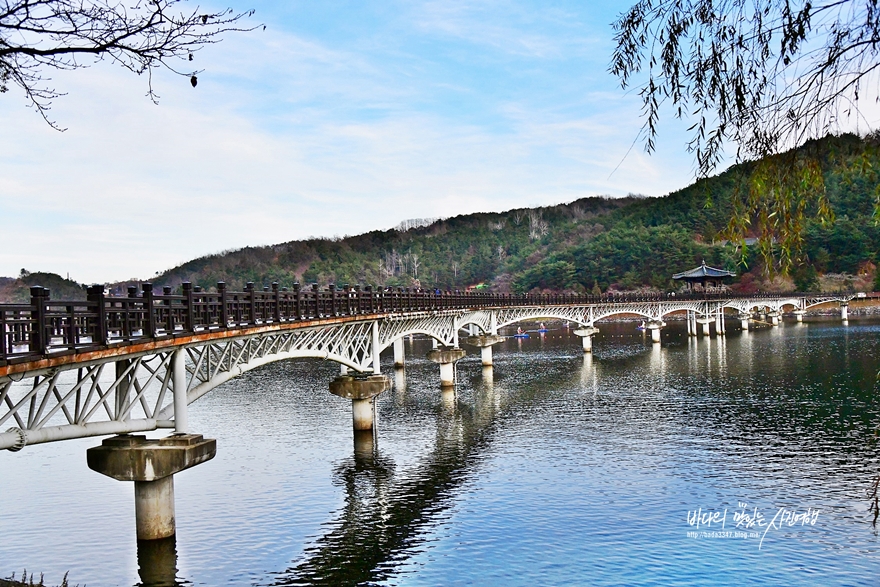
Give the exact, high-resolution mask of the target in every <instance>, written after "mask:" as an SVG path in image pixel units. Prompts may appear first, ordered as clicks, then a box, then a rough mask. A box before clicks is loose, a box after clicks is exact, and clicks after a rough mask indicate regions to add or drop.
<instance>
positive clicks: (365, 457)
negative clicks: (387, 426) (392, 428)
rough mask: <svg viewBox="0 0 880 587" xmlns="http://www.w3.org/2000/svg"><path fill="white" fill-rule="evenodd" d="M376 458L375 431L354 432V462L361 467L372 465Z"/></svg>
mask: <svg viewBox="0 0 880 587" xmlns="http://www.w3.org/2000/svg"><path fill="white" fill-rule="evenodd" d="M375 457H376V435H375V434H374V430H355V431H354V460H355V463H358V464H361V465H371V464H372V463H373V461H374V460H375Z"/></svg>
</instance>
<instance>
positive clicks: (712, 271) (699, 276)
mask: <svg viewBox="0 0 880 587" xmlns="http://www.w3.org/2000/svg"><path fill="white" fill-rule="evenodd" d="M728 277H736V273H732V272H730V271H727V270H726V269H716V268H715V267H709V266H707V265H706V261H703V264H702V265H700V266H699V267H697V268H696V269H691V270H690V271H683V272H682V273H676V274H675V275H673V276H672V279H675V280H676V281H684V282H685V284H686V287H687V290H688V291H693V292H714V291H723V290H725V289H727V285H726V284H725V283H724V280H725V279H726V278H728Z"/></svg>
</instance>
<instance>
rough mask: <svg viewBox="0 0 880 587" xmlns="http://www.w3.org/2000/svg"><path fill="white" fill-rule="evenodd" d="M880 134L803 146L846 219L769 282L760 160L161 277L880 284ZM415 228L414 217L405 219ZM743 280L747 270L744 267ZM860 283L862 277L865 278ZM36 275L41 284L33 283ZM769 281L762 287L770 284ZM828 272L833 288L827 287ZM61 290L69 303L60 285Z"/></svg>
mask: <svg viewBox="0 0 880 587" xmlns="http://www.w3.org/2000/svg"><path fill="white" fill-rule="evenodd" d="M878 143H880V137H878V136H877V135H874V136H872V137H868V138H864V139H863V138H859V137H857V136H855V135H849V134H847V135H842V136H828V137H826V138H824V139H822V140H820V141H812V142H810V143H807V144H805V145H803V146H802V147H800V148H799V149H798V150H797V151H795V152H793V154H795V155H797V156H804V157H810V158H812V159H814V160H815V161H817V162H818V164H819V166H820V167H821V170H822V173H823V176H824V179H825V188H826V196H827V199H828V201H829V202H830V204H831V207H832V209H833V210H834V213H835V215H836V220H835V222H834V223H832V224H830V225H828V226H822V225H820V224H819V223H818V222H816V221H813V220H810V217H811V214H813V213H814V212H815V211H812V210H810V209H808V208H807V209H804V210H801V211H793V213H803V214H804V215H805V217H806V218H807V220H806V222H805V226H806V230H805V232H804V235H803V236H804V239H803V247H802V250H803V252H804V254H805V258H804V260H803V262H801V263H800V264H799V265H798V266H797V267H796V268H795V271H794V272H793V274H792V276H793V278H794V280H793V281H792V280H791V279H787V280H781V281H780V280H776V281H775V282H771V281H770V280H769V278H766V277H765V276H766V273H767V272H766V271H765V268H764V267H763V266H762V264H761V263H762V262H761V260H760V256H759V255H756V254H755V252H754V249H755V248H754V247H751V249H749V248H747V251H751V253H750V254H747V255H746V262H747V264H748V265H747V266H746V267H743V266H742V265H741V264H739V262H740V261H741V257H742V255H741V251H740V249H738V248H737V246H736V245H735V244H734V243H729V242H727V241H726V240H725V239H724V231H725V228H726V226H727V224H728V222H729V221H730V219H731V217H732V211H733V209H732V203H731V202H732V201H733V200H734V196H735V195H736V194H737V190H740V191H741V190H747V189H749V185H750V184H749V182H750V179H751V177H752V176H751V174H752V171H753V169H754V168H755V167H756V165H757V164H756V163H746V164H742V165H738V166H735V167H732V168H730V169H728V170H727V171H725V172H724V173H721V174H720V175H718V176H715V177H712V178H709V179H705V180H701V181H699V182H696V183H695V184H692V185H690V186H688V187H686V188H684V189H681V190H679V191H676V192H673V193H671V194H669V195H667V196H665V197H662V198H645V197H638V196H630V197H626V198H618V199H612V198H604V197H589V198H582V199H579V200H576V201H574V202H571V203H568V204H560V205H557V206H549V207H542V208H534V209H516V210H509V211H507V212H500V213H481V214H468V215H462V216H456V217H453V218H447V219H443V220H438V221H435V222H433V223H430V224H428V225H427V226H419V225H420V224H421V223H413V224H415V225H416V227H414V228H409V229H408V230H403V229H402V227H401V229H392V230H386V231H373V232H368V233H366V234H361V235H357V236H350V237H345V238H340V239H310V240H304V241H291V242H287V243H282V244H277V245H272V246H265V247H247V248H244V249H240V250H236V251H228V252H224V253H220V254H216V255H209V256H206V257H201V258H198V259H194V260H192V261H189V262H187V263H184V264H182V265H180V266H178V267H174V268H173V269H169V270H167V271H165V272H162V273H160V274H158V275H157V276H156V277H155V278H154V279H152V280H151V281H152V282H153V283H155V284H157V285H171V286H177V285H179V284H180V283H181V282H183V281H191V282H192V283H194V284H196V285H199V286H202V287H204V288H207V289H210V288H213V287H215V286H216V283H217V282H218V281H225V282H226V283H227V284H228V286H229V287H230V288H231V289H236V290H239V289H241V288H243V287H244V285H245V283H247V282H249V281H252V282H254V283H256V284H257V285H258V286H262V285H268V284H270V283H271V282H273V281H277V282H279V283H280V284H281V285H283V286H285V285H286V286H289V285H292V284H293V283H294V282H300V283H311V282H317V283H320V284H328V283H335V284H339V285H342V284H355V283H360V284H382V285H391V286H412V285H419V286H421V287H426V288H442V289H447V288H449V289H464V288H466V287H473V286H479V285H480V284H483V285H482V286H483V287H488V288H491V289H494V290H497V291H530V290H534V289H552V290H575V291H584V290H586V291H596V290H597V289H599V290H601V291H607V290H608V289H619V290H631V289H637V288H643V287H651V288H656V289H671V288H674V287H676V284H674V283H673V282H672V280H671V276H672V274H673V273H676V272H679V271H683V270H686V269H690V268H693V267H695V266H697V265H699V264H700V262H701V261H703V260H705V261H706V263H707V264H710V265H714V266H718V267H725V268H728V269H731V270H734V271H736V272H737V273H740V274H741V279H740V280H739V284H738V286H739V287H742V288H744V289H748V288H756V287H761V288H762V289H767V288H773V287H775V288H789V289H790V288H793V287H797V288H798V289H801V290H804V289H817V288H819V287H820V282H821V281H822V280H823V276H824V275H828V274H849V275H850V276H851V277H848V278H847V277H842V278H841V279H842V280H844V281H846V279H849V281H848V282H846V285H847V286H853V285H854V286H856V287H860V288H865V287H867V288H870V287H871V286H872V285H873V284H872V282H871V281H870V280H871V279H873V277H874V273H875V263H877V260H878V258H880V257H878V255H880V227H878V225H877V224H876V223H875V218H874V210H875V202H876V199H877V197H878V195H880V175H878V171H877V170H880V156H878ZM403 226H406V225H403ZM743 274H744V275H743ZM859 279H861V281H860V282H858V283H856V282H857V281H858V280H859ZM30 281H32V279H31V280H30ZM759 282H760V283H759ZM827 283H828V282H827V280H826V281H825V282H823V283H821V286H826V285H827ZM53 297H57V296H56V295H55V292H53Z"/></svg>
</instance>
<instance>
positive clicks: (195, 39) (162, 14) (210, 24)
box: [0, 0, 256, 130]
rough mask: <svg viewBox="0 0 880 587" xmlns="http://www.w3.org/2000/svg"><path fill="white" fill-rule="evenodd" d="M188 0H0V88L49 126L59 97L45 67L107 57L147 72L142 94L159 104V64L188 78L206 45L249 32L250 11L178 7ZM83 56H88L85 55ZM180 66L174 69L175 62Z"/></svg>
mask: <svg viewBox="0 0 880 587" xmlns="http://www.w3.org/2000/svg"><path fill="white" fill-rule="evenodd" d="M184 2H185V0H136V2H135V4H134V5H133V6H127V5H125V4H122V3H119V2H113V1H111V0H0V92H6V91H7V90H8V88H9V85H10V84H13V85H16V86H18V87H20V88H21V89H22V90H24V93H25V97H26V99H27V101H28V102H29V103H30V104H31V106H33V107H34V108H35V109H36V110H37V112H39V113H40V115H41V116H42V117H43V118H44V119H45V120H46V122H48V123H49V124H50V125H51V126H52V127H53V128H56V129H58V130H62V129H60V128H59V127H58V125H57V124H56V123H55V122H54V121H52V120H51V119H50V118H49V110H50V109H51V105H52V101H53V100H54V99H55V98H58V97H60V96H62V95H64V94H63V93H62V92H60V91H58V90H56V89H55V88H54V87H52V86H50V85H49V84H48V82H50V81H51V78H49V77H46V76H47V73H46V71H47V70H52V69H56V70H74V69H81V68H84V67H88V66H89V65H92V64H93V63H95V62H97V61H101V60H104V59H108V60H110V61H112V62H114V63H117V64H118V65H120V66H122V67H124V68H125V69H128V70H129V71H132V72H134V73H136V74H138V75H140V74H143V73H147V74H148V75H147V80H148V82H147V87H148V90H147V95H148V96H149V97H150V99H151V100H153V101H156V100H157V99H158V96H157V95H156V93H155V92H154V90H153V85H152V72H153V70H154V69H157V68H160V67H164V68H166V69H168V70H169V71H172V72H174V73H176V74H178V75H181V76H184V77H187V78H190V80H191V83H192V85H193V86H195V84H196V80H197V78H196V76H197V75H198V74H199V73H201V71H200V70H188V69H184V67H183V66H184V65H186V64H188V63H190V62H192V61H193V59H194V56H195V54H196V53H197V52H198V51H199V50H200V49H202V48H203V47H204V46H205V45H210V44H213V43H217V42H219V41H220V39H221V35H223V34H224V33H228V32H231V31H249V30H253V29H254V28H256V27H249V28H248V27H242V26H241V24H240V23H241V22H242V21H243V20H244V19H245V18H248V17H250V16H252V15H253V11H249V12H243V13H236V12H234V11H233V10H232V9H227V10H224V11H222V12H213V13H200V12H199V9H198V7H196V8H195V9H194V10H192V11H191V12H188V11H187V12H184V11H183V10H182V9H183V8H184V7H183V6H178V5H183V4H184ZM87 58H88V59H87ZM177 61H179V62H180V64H179V65H177V66H175V65H174V63H175V62H177Z"/></svg>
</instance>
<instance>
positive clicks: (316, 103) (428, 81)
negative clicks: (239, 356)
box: [0, 7, 690, 282]
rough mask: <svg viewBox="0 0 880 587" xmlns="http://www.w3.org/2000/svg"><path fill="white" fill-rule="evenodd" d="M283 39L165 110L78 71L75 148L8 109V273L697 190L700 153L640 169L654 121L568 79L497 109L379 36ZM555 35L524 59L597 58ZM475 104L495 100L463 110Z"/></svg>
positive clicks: (475, 90) (66, 122) (256, 36)
mask: <svg viewBox="0 0 880 587" xmlns="http://www.w3.org/2000/svg"><path fill="white" fill-rule="evenodd" d="M429 8H431V7H429ZM520 16H522V15H520ZM402 18H403V17H402ZM456 18H458V20H457V21H455V22H457V23H459V24H456V26H459V27H460V29H461V31H462V32H461V34H462V35H465V36H468V35H470V36H473V35H475V34H478V33H479V30H480V27H481V26H482V21H481V20H479V19H478V20H474V18H472V17H468V16H467V15H464V16H460V17H456ZM435 25H436V22H435V24H434V25H432V26H435ZM394 26H403V25H401V24H400V23H396V24H395V25H394ZM437 26H439V25H437ZM449 26H452V25H449ZM546 26H550V25H546ZM277 28H278V27H274V26H270V29H269V30H268V31H267V32H266V33H262V32H260V33H251V34H249V36H239V37H234V38H232V39H230V42H224V43H223V44H221V45H220V46H217V47H210V48H208V50H206V51H205V52H204V54H202V55H200V56H199V58H198V59H199V60H201V61H200V63H199V67H202V66H203V65H204V66H205V67H206V68H207V72H206V73H205V74H204V75H203V76H202V78H201V80H200V83H199V85H198V88H197V89H195V90H193V89H192V88H190V87H189V84H188V82H187V80H185V79H179V78H177V77H175V76H172V75H170V74H161V75H159V76H157V78H156V89H157V90H158V92H159V94H160V95H161V96H162V100H161V102H160V105H159V106H156V105H153V104H152V103H151V102H150V101H149V100H148V99H147V98H145V97H144V93H145V91H146V86H145V83H146V81H145V80H142V79H138V78H135V77H133V76H131V74H128V73H126V72H124V71H120V70H118V69H116V68H113V67H110V66H107V65H106V64H102V65H101V66H99V67H95V68H92V69H89V70H83V71H79V72H74V73H69V74H59V75H57V76H55V77H56V78H58V79H57V80H56V81H57V82H58V85H59V87H61V88H63V89H64V90H66V91H68V92H69V95H68V96H66V97H63V98H61V99H59V100H58V101H57V104H56V106H55V110H53V114H54V115H55V118H56V119H57V120H58V121H59V122H60V123H61V124H62V125H63V126H68V127H69V130H68V131H67V132H65V133H57V132H56V131H53V130H51V129H49V128H48V127H47V126H46V125H45V123H43V122H42V121H41V120H40V118H39V117H38V116H37V115H36V114H34V113H33V112H31V111H28V110H26V109H25V108H23V107H22V102H21V99H20V97H19V96H16V95H15V94H14V92H11V93H9V94H6V95H4V96H3V97H2V99H0V125H2V126H3V128H4V135H5V136H6V137H10V138H11V140H7V141H5V142H4V143H3V144H2V145H0V212H2V215H3V218H4V232H3V235H4V242H5V243H6V244H5V246H4V247H2V248H0V275H14V274H17V273H18V270H19V269H20V268H21V267H26V268H28V269H29V270H46V271H55V272H58V273H62V274H64V273H67V272H68V271H69V272H70V274H71V277H72V278H74V279H77V280H80V281H84V282H92V281H106V280H114V279H124V278H129V277H135V276H141V277H149V276H150V275H153V274H154V273H155V272H156V271H158V270H162V269H166V268H168V267H170V266H173V265H174V264H176V263H179V262H182V261H185V260H188V259H191V258H194V257H197V256H200V255H204V254H209V253H212V252H217V251H221V250H226V249H230V248H237V247H242V246H247V245H260V244H271V243H276V242H283V241H288V240H292V239H296V238H304V237H308V236H321V235H323V236H331V235H338V234H357V233H360V232H364V231H367V230H372V229H385V228H389V227H391V226H394V225H395V224H397V223H398V222H399V221H400V220H403V219H406V218H417V217H432V216H452V215H457V214H463V213H469V212H476V211H490V210H505V209H510V208H514V207H521V206H526V205H551V204H555V203H559V202H562V201H570V200H573V199H576V198H578V197H583V196H590V195H596V194H610V195H625V194H627V193H629V192H641V193H646V194H650V195H662V194H663V193H666V192H668V191H670V190H672V189H674V188H676V187H680V186H682V185H684V183H686V182H687V180H688V174H689V165H690V163H689V159H688V158H687V157H686V156H684V157H682V156H681V151H682V149H681V147H680V146H676V147H675V153H676V155H675V156H670V155H668V154H667V153H665V152H664V151H659V155H656V156H654V157H650V158H649V157H646V156H644V154H642V153H641V152H640V151H639V148H638V147H637V148H636V149H634V150H633V152H631V153H630V154H629V156H626V157H625V158H624V156H625V154H626V152H627V150H628V149H629V147H630V144H631V142H632V139H633V137H634V136H635V135H636V133H637V132H638V129H639V126H640V121H639V120H638V104H637V103H636V101H635V99H634V98H633V97H632V96H630V97H621V96H620V95H617V94H614V93H613V92H611V91H610V90H609V89H607V88H592V89H590V88H586V87H583V82H582V81H579V80H576V79H575V80H572V79H570V78H569V77H565V76H563V77H562V78H559V79H558V86H559V87H558V88H555V87H552V83H551V85H550V86H549V87H547V86H546V84H547V83H548V80H549V81H550V82H552V81H553V80H554V79H556V78H554V77H553V76H554V75H556V74H552V72H551V73H547V72H543V73H542V72H538V73H536V74H535V75H537V76H538V78H536V79H538V80H539V81H540V84H537V85H536V86H535V87H530V86H529V84H528V83H527V82H528V80H529V78H528V77H526V78H525V85H523V83H521V81H522V80H520V79H519V78H517V80H516V84H510V82H509V80H508V81H506V82H503V83H505V84H507V85H506V86H505V87H506V89H504V90H503V91H498V92H497V95H496V94H494V93H493V90H492V88H491V87H489V88H488V89H487V87H485V86H484V85H475V83H474V82H468V81H467V79H466V78H467V77H468V76H467V75H462V76H460V77H461V79H458V81H456V83H454V84H453V83H449V82H450V81H453V79H455V78H457V77H458V76H451V77H450V76H449V75H446V73H444V71H445V70H444V71H441V72H438V71H436V70H435V69H434V68H435V67H436V64H434V63H433V62H431V61H430V60H426V58H425V57H424V56H423V55H421V54H420V53H419V52H418V51H417V50H416V49H415V48H411V47H410V46H409V45H407V44H406V42H404V41H400V43H402V45H401V46H400V47H396V46H394V47H390V46H389V45H387V44H385V45H383V44H382V43H380V42H375V41H372V40H371V41H369V43H374V46H375V47H378V48H377V49H375V50H376V53H370V52H369V51H359V50H356V47H355V45H358V44H359V43H360V44H361V45H364V44H369V43H368V42H367V41H359V40H357V39H355V40H353V41H352V45H342V46H338V47H337V46H331V43H329V42H322V41H321V40H319V38H318V35H314V36H313V37H305V36H303V35H300V34H296V33H294V32H290V31H285V30H276V29H277ZM465 29H467V30H465ZM486 30H487V37H492V36H493V35H494V36H497V38H498V39H501V37H504V36H515V35H516V34H517V31H516V27H508V28H506V29H504V30H502V29H500V28H499V29H497V30H495V29H491V28H490V29H486ZM544 37H546V35H544ZM544 37H541V38H538V37H535V38H531V37H530V38H523V39H521V40H520V41H518V42H519V47H521V48H524V49H523V50H526V49H529V50H530V51H531V53H532V55H539V56H541V58H542V59H548V60H551V61H552V59H554V58H557V57H558V58H565V57H566V56H569V55H570V53H569V51H571V50H572V49H571V47H572V46H574V45H577V43H575V44H574V45H570V44H568V45H567V44H566V43H568V41H566V43H563V44H558V43H557V44H556V45H554V47H553V48H551V47H550V46H549V45H547V46H543V45H541V44H542V43H544V42H545V41H546V38H544ZM547 38H549V37H547ZM469 42H470V41H469ZM490 42H491V43H496V42H497V43H502V41H500V40H498V41H490ZM547 42H549V41H547ZM585 42H589V41H585ZM503 43H506V41H505V42H503ZM514 53H515V51H514ZM389 55H390V57H389ZM455 67H458V66H457V65H455V64H454V63H453V64H450V63H446V64H444V66H443V68H451V69H452V70H454V69H455ZM481 67H482V66H481ZM443 68H441V69H443ZM481 71H483V70H482V69H480V70H479V71H478V72H477V73H479V72H481ZM468 75H470V76H472V77H479V76H478V75H476V74H474V72H473V71H471V72H468ZM498 75H499V76H503V75H506V74H503V73H499V74H498ZM480 83H481V84H482V82H480ZM563 88H564V91H563V90H562V89H563ZM556 94H559V95H560V97H559V99H556V98H555V97H554V96H556ZM458 96H465V97H464V98H462V99H465V100H472V99H474V100H478V101H479V103H478V104H477V103H472V102H467V103H465V104H464V106H463V107H462V108H457V107H456V105H457V102H455V100H458V99H459V98H458ZM475 104H476V105H475ZM472 107H473V108H482V109H483V110H480V111H479V112H477V113H476V114H475V113H474V111H473V110H471V108H472ZM673 137H678V138H677V139H675V138H673V140H679V141H680V140H681V139H680V135H678V134H673ZM664 146H665V144H664ZM661 148H662V147H661ZM621 161H623V162H622V163H621ZM618 164H620V168H619V169H618V171H617V172H615V173H614V174H613V175H610V174H611V172H612V170H613V169H614V168H615V167H617V166H618ZM609 175H610V177H609Z"/></svg>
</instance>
